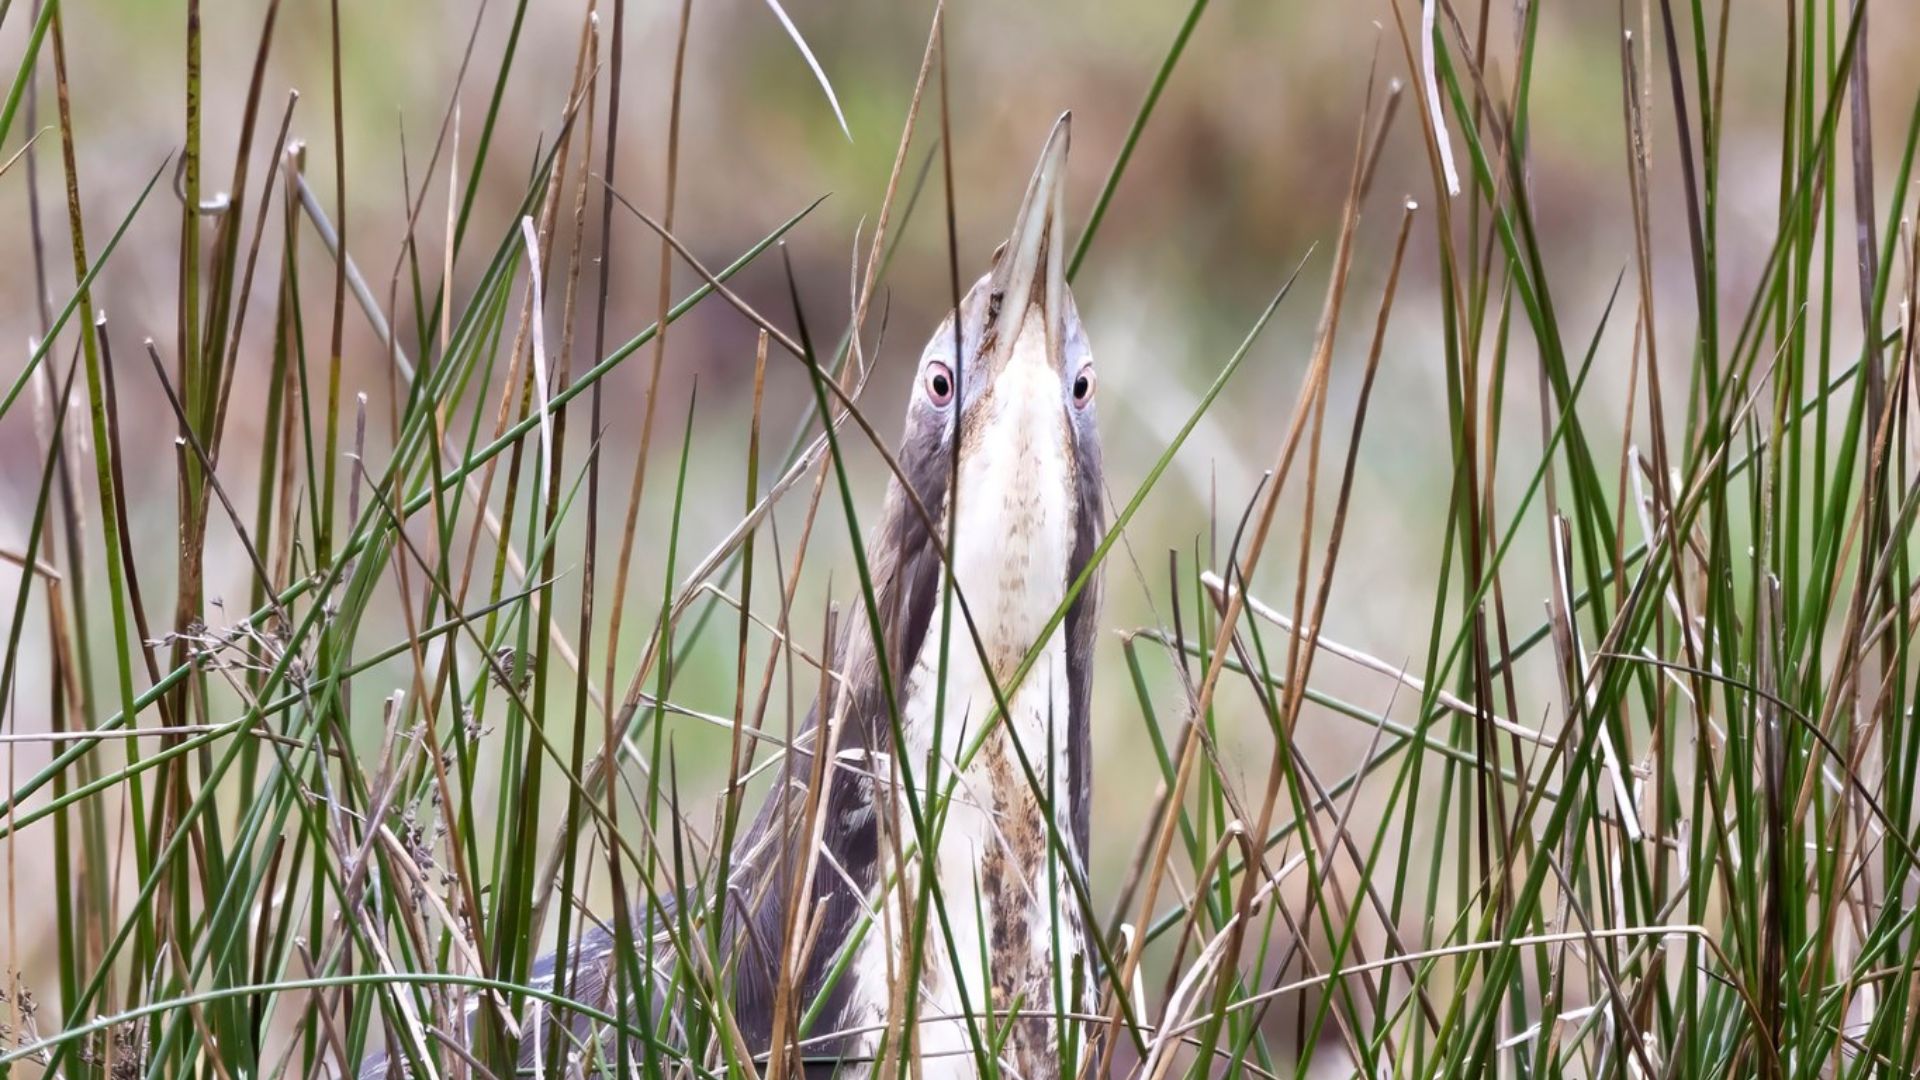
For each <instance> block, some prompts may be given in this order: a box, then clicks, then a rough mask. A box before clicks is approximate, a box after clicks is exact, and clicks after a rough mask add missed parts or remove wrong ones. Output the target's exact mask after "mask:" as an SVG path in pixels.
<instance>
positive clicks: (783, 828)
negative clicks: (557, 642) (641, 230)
mask: <svg viewBox="0 0 1920 1080" xmlns="http://www.w3.org/2000/svg"><path fill="white" fill-rule="evenodd" d="M1066 142H1067V137H1066V120H1065V118H1064V117H1063V118H1062V120H1061V122H1060V124H1058V125H1057V126H1056V127H1055V129H1054V132H1053V134H1052V135H1051V136H1050V137H1049V139H1048V142H1047V146H1046V149H1045V151H1043V153H1042V157H1041V163H1040V166H1039V168H1038V169H1037V170H1036V172H1035V175H1034V178H1033V180H1032V181H1031V182H1030V183H1029V185H1028V189H1027V195H1026V199H1025V200H1024V202H1023V204H1022V207H1021V210H1020V213H1019V216H1018V218H1017V220H1016V224H1015V227H1014V232H1013V236H1012V238H1011V239H1010V240H1009V242H1008V243H1007V244H1006V245H1003V247H1002V249H1001V251H999V252H997V253H996V255H995V260H994V266H993V268H992V270H991V271H989V273H988V274H987V275H986V276H984V277H983V278H981V279H980V281H979V282H978V283H976V284H975V285H974V286H973V288H972V289H971V290H969V292H968V293H967V295H966V297H965V298H964V299H963V300H962V301H961V303H960V305H959V308H958V309H957V310H956V311H955V312H954V313H953V314H952V315H950V316H949V317H948V319H947V321H946V323H945V324H944V325H942V326H941V327H940V329H939V330H937V331H936V332H935V333H934V334H933V336H932V338H931V339H930V340H929V342H928V344H927V347H926V349H925V350H924V352H923V354H922V356H921V359H920V364H919V376H918V378H917V380H916V387H915V391H914V394H913V398H912V401H911V403H910V404H909V407H908V410H907V421H906V431H905V433H904V435H903V437H902V441H901V445H900V448H899V452H898V454H897V455H896V457H897V460H898V462H899V466H900V475H897V476H896V477H895V478H894V479H893V481H892V482H891V484H890V485H889V489H888V494H887V499H886V503H885V507H884V509H883V511H882V514H881V518H880V521H879V523H878V525H877V528H876V529H875V530H874V531H873V532H872V533H871V534H870V542H869V544H868V563H869V566H870V570H871V580H872V584H873V595H874V610H873V611H871V612H868V611H866V610H865V608H864V605H862V606H860V607H859V608H858V609H857V610H855V611H852V612H850V613H849V615H848V616H847V617H846V619H845V621H844V632H843V634H842V636H841V639H840V641H839V642H838V644H837V647H836V649H835V652H834V655H833V657H831V661H832V667H833V669H834V670H835V671H836V672H837V674H838V679H837V681H834V682H832V683H831V685H830V686H829V689H828V690H827V691H826V692H825V693H824V695H823V700H822V701H821V702H817V703H816V704H815V707H814V709H813V710H812V712H811V713H810V715H809V716H808V718H807V721H806V723H805V725H804V727H803V729H802V731H801V733H800V736H799V738H798V740H797V744H796V747H795V748H794V749H793V750H792V751H790V752H789V753H788V755H787V757H786V759H785V761H784V763H783V765H782V767H781V771H780V775H779V779H778V780H777V781H776V784H775V788H774V791H773V792H772V793H771V794H770V796H769V798H768V801H767V803H766V805H765V806H764V807H763V808H762V810H761V811H760V813H759V815H758V816H757V818H756V819H755V821H754V823H753V825H752V826H751V827H750V828H749V829H748V830H747V831H746V832H745V833H744V835H743V837H742V839H741V841H740V843H739V844H738V846H737V848H736V854H735V858H734V860H733V867H734V869H733V872H732V874H731V875H730V877H731V880H730V881H729V883H728V889H727V896H728V901H727V908H726V911H727V914H726V917H725V922H724V925H723V926H722V927H721V934H720V935H719V938H720V940H721V941H722V942H724V943H726V948H727V949H729V950H731V951H730V952H728V953H727V954H726V955H724V956H720V957H716V958H714V960H713V962H714V967H715V968H716V969H722V968H725V967H726V966H727V965H729V964H730V965H731V977H730V986H729V989H730V991H731V1001H730V1002H729V1003H728V1004H729V1005H730V1006H731V1020H732V1022H733V1023H734V1024H735V1025H736V1026H737V1029H738V1031H739V1035H740V1039H741V1040H742V1041H743V1042H744V1044H745V1047H746V1048H747V1050H748V1051H749V1052H750V1053H752V1054H753V1055H754V1056H755V1057H756V1058H759V1059H760V1061H761V1068H762V1069H763V1070H764V1069H765V1068H766V1065H767V1063H768V1061H769V1059H771V1058H774V1057H781V1058H782V1059H783V1060H784V1061H785V1062H787V1063H788V1064H789V1065H790V1066H791V1065H794V1064H795V1063H796V1062H797V1061H799V1062H804V1071H805V1072H806V1073H807V1074H808V1075H822V1076H824V1075H845V1076H864V1075H868V1074H870V1073H873V1072H877V1071H879V1070H877V1069H876V1068H875V1066H874V1063H875V1062H890V1063H897V1062H898V1061H899V1060H900V1055H901V1054H902V1052H903V1043H904V1044H905V1052H906V1053H908V1054H910V1055H912V1056H914V1057H916V1058H917V1059H918V1061H919V1073H918V1075H920V1076H921V1077H925V1078H939V1077H970V1076H975V1075H978V1074H979V1073H980V1072H981V1071H982V1068H981V1066H982V1064H983V1062H982V1055H983V1054H993V1055H994V1056H995V1057H996V1063H995V1066H994V1067H995V1070H996V1071H999V1072H1000V1073H1002V1074H1003V1075H1007V1076H1014V1077H1020V1078H1024V1080H1049V1078H1054V1077H1058V1076H1062V1075H1070V1074H1071V1072H1072V1068H1073V1066H1072V1063H1067V1064H1065V1065H1063V1064H1062V1056H1063V1054H1064V1053H1066V1052H1067V1050H1066V1049H1065V1047H1066V1045H1067V1044H1066V1043H1065V1042H1063V1037H1064V1035H1065V1033H1064V1032H1063V1031H1062V1029H1061V1027H1060V1026H1059V1024H1057V1023H1056V1020H1055V1017H1057V1016H1059V1015H1061V1014H1064V1013H1085V1012H1087V1011H1089V1010H1088V1006H1089V1005H1090V1003H1091V1000H1092V996H1093V987H1094V986H1095V985H1096V975H1095V971H1094V969H1093V965H1092V963H1091V962H1090V958H1091V956H1092V950H1091V949H1090V948H1089V944H1088V940H1087V936H1086V927H1085V923H1084V920H1083V917H1082V913H1081V908H1080V905H1079V904H1078V903H1077V902H1076V901H1075V900H1074V899H1073V897H1074V896H1076V895H1077V891H1076V890H1075V889H1074V888H1072V887H1071V883H1072V882H1074V881H1082V880H1084V875H1085V868H1086V853H1087V845H1088V839H1089V827H1090V821H1089V817H1088V810H1089V800H1090V794H1091V762H1090V760H1089V756H1090V752H1091V745H1090V727H1089V716H1088V712H1089V693H1090V685H1091V666H1092V645H1093V625H1094V618H1095V609H1096V604H1097V588H1096V585H1095V583H1094V582H1092V581H1088V582H1085V583H1083V587H1082V588H1081V589H1080V591H1078V592H1077V594H1075V593H1072V590H1073V586H1074V584H1075V582H1076V581H1078V580H1079V579H1080V578H1081V577H1082V576H1083V571H1085V570H1086V568H1087V566H1088V564H1089V563H1090V561H1091V559H1092V553H1093V550H1094V548H1095V546H1096V545H1097V544H1098V542H1099V540H1100V536H1101V532H1102V530H1103V528H1104V517H1103V513H1102V499H1101V491H1100V450H1099V440H1098V436H1097V433H1096V431H1095V429H1094V424H1093V410H1092V397H1093V371H1092V366H1091V354H1090V352H1089V349H1088V346H1087V341H1086V337H1085V334H1084V332H1083V330H1082V329H1081V325H1080V321H1079V317H1078V314H1077V312H1076V311H1075V310H1074V306H1073V299H1072V297H1071V295H1070V294H1069V293H1068V291H1067V289H1066V283H1065V278H1064V274H1063V273H1062V269H1061V260H1062V255H1063V247H1064V243H1063V240H1062V231H1063V226H1062V222H1061V216H1062V211H1061V205H1060V201H1061V183H1060V181H1061V178H1062V174H1063V173H1064V171H1065V159H1066ZM956 323H957V324H958V327H959V330H958V333H956V330H955V325H956ZM943 552H945V553H947V554H946V555H945V556H943ZM949 563H950V565H951V570H952V581H951V587H950V588H949V585H948V581H947V574H946V570H947V567H948V564H949ZM1070 594H1071V595H1070ZM949 598H951V602H952V610H951V611H948V610H947V605H948V603H949ZM876 626H877V627H878V629H879V635H880V640H879V641H878V642H877V643H876V641H875V634H874V628H875V627H876ZM1003 699H1004V701H1005V704H1006V709H1005V713H1004V715H1002V712H1001V709H1000V707H999V703H1000V701H1001V700H1003ZM823 718H824V719H823ZM823 751H824V753H825V758H824V761H822V760H818V759H816V755H817V754H820V753H822V752H823ZM815 776H820V777H821V778H822V786H823V790H822V791H821V796H822V797H820V798H818V799H811V798H809V792H810V788H811V785H812V781H813V778H814V777H815ZM1049 807H1050V808H1051V811H1050V812H1049V809H1048V808H1049ZM916 822H918V823H919V824H918V825H916ZM921 829H924V830H925V833H924V834H923V833H921V831H920V830H921ZM923 835H924V836H925V837H926V838H928V839H930V840H931V844H930V846H929V847H928V848H927V849H926V850H930V851H931V852H932V856H931V858H925V857H923V855H922V848H921V846H920V840H921V838H922V836H923ZM928 868H931V870H932V874H933V877H932V880H927V879H926V878H925V877H924V875H925V873H926V871H927V869H928ZM660 914H661V913H660V912H653V913H650V914H648V915H646V916H644V918H645V922H644V924H643V925H642V926H640V927H636V931H637V932H638V933H639V934H640V935H641V936H644V935H645V934H647V933H648V932H650V930H651V929H652V928H662V930H663V932H662V933H661V934H660V936H658V937H656V938H655V939H654V940H655V942H656V943H657V944H658V945H659V946H660V948H658V949H656V950H654V952H655V954H656V957H657V958H656V963H655V970H656V973H657V979H656V982H657V984H664V983H665V982H666V981H667V976H666V972H668V971H670V970H671V966H672V963H673V959H672V957H671V955H670V949H668V948H667V939H668V936H669V935H667V934H666V933H665V932H664V927H665V925H666V923H667V922H669V921H670V920H666V919H663V918H660V917H659V916H660ZM922 919H923V920H924V921H925V928H924V931H923V932H914V931H913V930H912V929H911V928H912V926H913V924H914V923H915V921H916V920H922ZM702 933H704V932H702ZM916 942H918V943H919V945H918V947H916V946H915V943H916ZM1056 949H1057V951H1058V953H1059V955H1056ZM563 955H565V956H567V957H568V959H567V963H568V964H569V965H570V969H571V968H572V966H573V965H578V974H577V975H576V976H575V977H574V978H572V979H571V980H570V982H571V984H572V988H571V989H570V991H569V996H570V997H574V998H576V999H577V1000H581V1001H583V1002H584V1003H586V1004H588V1005H592V1006H594V1007H596V1008H598V1009H600V1010H602V1011H604V1012H607V1013H611V1014H615V1015H621V1016H624V1017H627V1018H629V1019H631V1018H632V1017H633V1016H634V1015H635V1012H636V1010H635V1009H633V1008H631V1007H627V1008H621V1007H619V1006H617V1005H615V1004H613V1003H612V1001H611V994H610V992H609V988H610V987H612V986H613V985H614V984H615V980H614V979H613V977H612V967H613V965H614V963H615V961H616V960H618V959H619V958H618V956H617V955H616V952H615V949H614V945H613V936H612V935H611V934H609V933H607V932H605V931H604V930H601V931H595V932H593V933H590V934H588V935H587V936H585V937H583V938H582V939H581V940H580V941H578V942H575V943H574V944H573V945H572V946H571V947H570V948H569V949H568V950H567V951H566V952H565V953H563ZM843 961H845V962H844V963H843ZM916 962H917V966H916ZM552 967H553V964H552V962H551V960H545V961H543V962H542V966H541V968H540V969H539V970H538V971H537V972H536V979H537V980H544V981H545V982H546V983H547V984H548V985H550V984H551V971H552ZM913 970H917V975H911V974H910V971H913ZM783 987H785V990H784V991H783V990H782V988H783ZM654 989H655V990H656V991H657V990H658V989H659V985H656V987H655V988H654ZM910 995H911V996H910ZM677 1000H678V1001H679V1002H680V1004H676V1005H672V1006H669V1007H668V1008H667V1009H665V1010H649V1011H651V1012H652V1013H653V1014H654V1015H655V1016H656V1019H657V1023H656V1026H657V1027H659V1028H660V1029H661V1033H662V1035H663V1038H662V1040H661V1041H662V1042H665V1043H669V1044H672V1043H676V1042H677V1041H678V1037H679V1036H680V1035H681V1034H682V1032H681V1030H680V1027H681V1021H682V1020H683V1019H684V1017H683V1016H682V1015H679V1014H677V1013H676V1012H675V1010H679V1009H684V1008H685V1007H686V1006H685V1004H684V1003H685V1000H686V994H685V992H684V991H682V992H681V993H680V994H679V995H678V997H677ZM702 1007H704V1006H702ZM909 1008H910V1009H911V1013H912V1016H913V1018H914V1020H913V1023H912V1025H911V1026H910V1027H908V1026H907V1025H906V1023H905V1017H906V1015H907V1011H908V1009H909ZM663 1011H664V1012H665V1013H666V1014H667V1015H665V1016H664V1017H661V1015H660V1014H661V1012H663ZM802 1014H811V1023H810V1024H809V1025H807V1027H806V1029H805V1030H804V1031H802V1030H801V1025H800V1020H799V1018H800V1016H801V1015H802ZM1010 1016H1012V1019H1011V1020H1010V1019H1009V1017H1010ZM541 1020H542V1018H541V1017H538V1016H536V1017H535V1023H534V1024H533V1025H527V1026H529V1027H531V1028H532V1029H533V1030H532V1031H530V1032H529V1033H528V1034H526V1035H524V1036H523V1038H522V1040H521V1045H522V1055H521V1057H522V1064H523V1065H525V1064H533V1063H534V1062H535V1061H536V1060H537V1059H539V1058H540V1057H542V1056H543V1055H546V1054H550V1053H551V1052H552V1051H551V1044H553V1043H555V1042H556V1041H558V1042H567V1043H571V1044H572V1046H571V1052H572V1053H578V1054H579V1055H580V1057H579V1058H578V1059H577V1060H579V1061H580V1062H581V1067H580V1069H579V1070H577V1071H575V1070H573V1069H569V1070H568V1071H567V1073H566V1075H580V1074H581V1073H585V1074H586V1075H597V1073H596V1071H595V1067H594V1066H593V1065H591V1064H590V1062H591V1061H592V1060H593V1059H594V1058H596V1057H608V1056H611V1055H610V1052H609V1051H607V1050H606V1048H605V1043H604V1040H597V1039H595V1038H594V1036H595V1035H596V1034H597V1033H595V1032H594V1031H593V1030H592V1027H591V1025H583V1024H574V1025H572V1026H571V1027H570V1028H569V1032H568V1034H569V1036H570V1037H569V1038H567V1039H563V1040H553V1039H550V1038H544V1037H535V1036H536V1035H537V1034H538V1033H539V1032H540V1031H541V1030H542V1025H541ZM1009 1023H1011V1024H1012V1026H1011V1028H1009V1027H1008V1024H1009ZM722 1026H724V1025H722ZM1078 1037H1079V1038H1080V1040H1081V1042H1082V1044H1084V1041H1085V1037H1084V1036H1083V1035H1082V1036H1078ZM796 1041H797V1043H798V1046H799V1051H800V1056H799V1058H798V1059H796V1057H795V1056H793V1054H792V1052H791V1050H790V1049H789V1048H790V1047H791V1046H792V1045H794V1044H795V1043H796ZM596 1042H599V1043H600V1045H599V1049H598V1052H597V1053H596V1050H595V1046H594V1044H595V1043H596ZM996 1048H997V1049H996ZM384 1068H385V1066H384V1065H382V1064H379V1063H375V1064H373V1065H371V1066H369V1067H368V1068H367V1069H364V1070H363V1071H362V1076H363V1077H374V1076H380V1075H383V1070H384ZM395 1075H398V1073H397V1071H396V1073H395Z"/></svg>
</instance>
